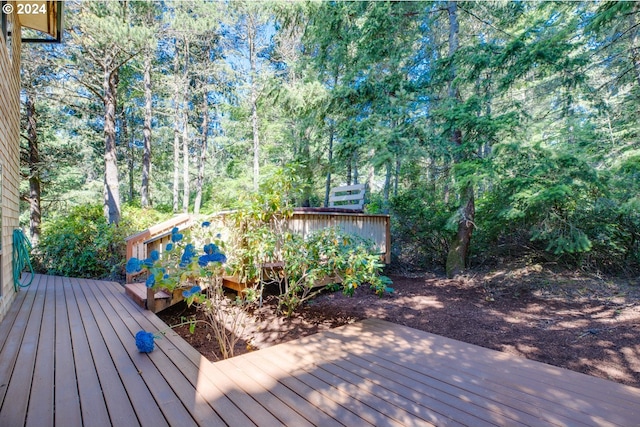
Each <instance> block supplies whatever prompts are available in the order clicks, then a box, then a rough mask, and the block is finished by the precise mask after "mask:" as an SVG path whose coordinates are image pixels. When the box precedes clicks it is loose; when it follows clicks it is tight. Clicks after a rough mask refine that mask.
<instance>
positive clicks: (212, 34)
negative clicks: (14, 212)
mask: <svg viewBox="0 0 640 427" xmlns="http://www.w3.org/2000/svg"><path fill="white" fill-rule="evenodd" d="M64 7H65V34H64V43H63V44H61V45H37V44H31V45H25V46H24V53H23V55H24V56H23V75H22V82H23V93H22V100H23V107H24V111H23V113H24V115H23V117H24V121H23V138H22V149H23V152H22V156H21V159H22V171H23V175H24V182H23V185H22V187H21V191H22V195H23V215H22V217H21V222H22V224H23V225H24V226H25V227H28V228H29V230H30V233H29V234H30V237H31V239H32V241H33V243H34V245H35V247H36V253H37V259H38V263H39V267H40V268H41V269H42V270H44V271H48V272H50V273H54V274H65V275H73V276H79V277H107V276H112V277H117V276H118V275H119V274H121V273H122V266H123V263H124V261H125V260H124V251H123V247H124V246H123V245H124V243H123V242H124V241H123V238H124V236H126V235H128V234H132V233H134V232H136V231H140V230H142V229H144V228H146V227H147V226H148V225H150V224H153V223H156V222H158V221H160V220H162V219H164V218H166V217H168V216H170V215H172V214H174V213H178V212H190V213H205V214H208V213H214V212H217V211H219V210H223V209H234V208H241V207H242V206H243V205H244V204H245V203H246V201H247V200H248V198H249V197H250V195H251V194H253V193H256V192H263V193H265V192H267V193H268V192H273V191H278V185H277V182H275V181H274V179H273V177H283V176H284V177H286V178H287V179H290V180H291V181H292V182H293V183H294V186H293V188H294V191H292V192H291V194H289V195H288V197H289V198H290V200H291V201H292V202H293V203H295V204H296V205H298V206H323V205H326V204H327V201H328V192H329V189H330V188H331V187H333V186H337V185H342V184H351V183H365V184H366V188H367V193H366V211H367V212H370V213H388V214H390V215H391V219H392V241H393V260H394V262H393V265H394V266H396V267H398V268H422V269H424V268H428V269H436V270H442V271H446V273H447V274H448V275H449V276H453V275H456V274H458V273H460V272H463V271H464V270H465V269H466V268H469V267H471V268H473V267H478V266H482V265H489V266H490V265H495V264H496V263H502V262H504V261H505V260H509V259H520V260H532V261H534V260H535V261H539V260H543V261H545V262H558V263H561V264H563V265H566V266H569V267H570V268H581V269H590V270H594V271H604V272H611V273H617V274H625V275H637V274H638V272H639V271H640V143H639V138H640V122H639V121H638V107H639V106H640V39H639V37H638V36H639V34H638V30H639V25H640V19H639V18H640V3H637V2H527V1H518V2H507V1H482V2H441V1H436V2H302V1H301V2H243V1H229V2H204V1H189V0H185V1H175V2H172V1H162V2H161V1H157V2H135V1H126V2H122V1H120V2H112V1H88V2H75V1H69V2H65V3H64ZM274 182H275V184H274Z"/></svg>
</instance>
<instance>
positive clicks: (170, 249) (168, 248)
mask: <svg viewBox="0 0 640 427" xmlns="http://www.w3.org/2000/svg"><path fill="white" fill-rule="evenodd" d="M164 250H165V251H167V252H171V251H172V250H173V243H167V246H165V248H164Z"/></svg>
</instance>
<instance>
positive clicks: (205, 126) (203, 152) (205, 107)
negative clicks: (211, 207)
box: [193, 91, 209, 215]
mask: <svg viewBox="0 0 640 427" xmlns="http://www.w3.org/2000/svg"><path fill="white" fill-rule="evenodd" d="M207 97H208V93H207V92H206V91H204V93H203V95H202V130H201V134H200V135H201V136H200V143H201V145H200V158H199V160H198V178H197V180H196V200H195V201H194V203H193V213H195V214H196V215H197V214H199V213H200V205H201V204H202V186H203V184H204V165H205V162H206V161H207V143H208V139H207V136H208V133H209V102H208V100H207Z"/></svg>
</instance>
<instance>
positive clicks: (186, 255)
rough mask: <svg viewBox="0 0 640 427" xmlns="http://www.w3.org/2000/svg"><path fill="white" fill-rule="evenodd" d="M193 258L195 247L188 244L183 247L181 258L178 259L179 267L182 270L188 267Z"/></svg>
mask: <svg viewBox="0 0 640 427" xmlns="http://www.w3.org/2000/svg"><path fill="white" fill-rule="evenodd" d="M194 256H196V251H195V247H194V246H193V244H191V243H189V244H188V245H187V246H185V248H184V252H183V254H182V258H180V267H182V268H184V267H186V266H187V265H189V264H190V263H191V260H192V259H193V257H194Z"/></svg>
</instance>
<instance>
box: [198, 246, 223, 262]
mask: <svg viewBox="0 0 640 427" xmlns="http://www.w3.org/2000/svg"><path fill="white" fill-rule="evenodd" d="M203 249H204V255H202V256H200V258H198V264H199V265H200V266H201V267H206V266H207V265H209V263H210V262H219V263H221V264H224V263H225V262H227V257H226V256H224V254H223V253H221V252H220V249H219V248H218V246H216V245H214V244H213V243H209V244H208V245H204V248H203Z"/></svg>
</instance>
